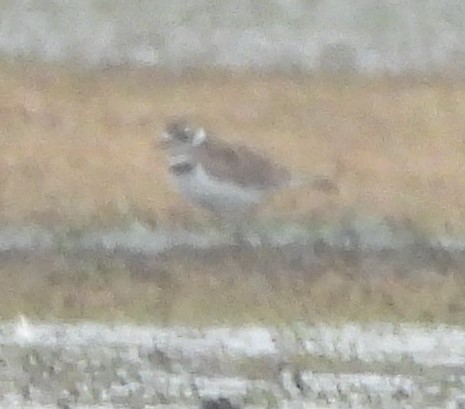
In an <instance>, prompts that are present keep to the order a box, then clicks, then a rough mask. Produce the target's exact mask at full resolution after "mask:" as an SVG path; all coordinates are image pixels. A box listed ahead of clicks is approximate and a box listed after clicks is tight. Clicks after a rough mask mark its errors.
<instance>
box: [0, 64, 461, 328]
mask: <svg viewBox="0 0 465 409" xmlns="http://www.w3.org/2000/svg"><path fill="white" fill-rule="evenodd" d="M0 86H1V89H2V96H1V98H0V120H1V124H2V126H1V130H2V134H1V137H0V223H1V224H2V225H24V224H40V225H45V226H48V227H52V228H53V227H56V226H60V227H62V226H65V227H68V228H71V229H92V228H100V227H104V226H114V225H120V224H127V223H130V222H133V221H136V220H138V221H140V222H142V223H146V224H148V225H150V226H156V225H159V224H166V223H177V224H183V225H190V224H198V223H209V222H210V218H209V217H208V215H205V214H204V213H203V212H202V211H200V210H196V209H193V208H191V207H189V206H188V205H187V204H186V203H185V202H184V201H183V200H182V199H181V198H180V197H179V196H178V195H177V194H176V192H174V191H173V189H172V188H171V186H170V185H169V184H168V183H167V180H166V171H165V162H164V161H165V158H164V156H163V153H162V152H160V150H159V149H158V148H157V147H156V146H155V144H154V141H153V140H154V137H156V136H157V135H158V134H159V133H160V132H161V131H162V129H163V127H164V124H165V122H166V120H167V118H170V117H172V116H179V115H187V116H188V117H190V118H194V119H195V120H196V121H197V122H200V123H202V124H205V126H206V127H207V128H208V129H211V130H213V131H215V132H217V133H218V134H219V135H220V136H221V137H222V138H223V139H225V140H228V141H231V142H241V143H244V144H247V145H249V146H251V147H256V148H259V149H261V150H263V151H265V152H266V153H268V154H270V155H271V156H272V157H273V158H274V159H275V160H276V161H277V162H278V163H281V164H283V165H286V166H288V167H289V168H290V169H292V170H294V171H296V172H301V173H313V172H319V173H328V174H331V175H336V177H337V183H338V187H339V193H338V194H337V195H324V194H316V193H315V195H312V196H309V195H307V194H305V192H302V191H298V190H296V191H292V192H283V193H281V194H279V195H276V196H275V197H274V198H272V199H271V200H270V202H268V203H266V204H265V205H264V206H262V208H261V211H260V213H259V217H270V218H276V219H297V220H298V219H316V220H321V221H334V220H339V219H344V218H345V217H350V216H351V215H355V214H358V215H363V216H368V215H375V216H381V217H388V218H390V219H393V220H398V221H400V222H404V221H408V222H409V223H410V222H412V223H414V224H415V225H416V226H419V227H420V228H421V229H422V230H424V231H425V232H426V233H432V234H440V233H444V232H448V233H463V232H465V217H464V216H465V207H464V206H463V205H464V203H465V189H464V188H463V183H464V182H463V176H462V174H463V168H464V165H465V83H460V82H457V83H453V82H446V81H440V80H429V81H427V80H424V81H419V80H415V79H386V78H382V79H380V78H378V79H360V78H357V79H352V80H351V81H344V80H342V79H341V80H336V81H335V80H334V79H333V80H331V79H324V78H315V77H310V76H302V75H294V76H286V75H277V74H276V75H271V74H270V75H260V74H257V73H247V74H240V75H239V74H234V75H233V74H228V73H219V72H208V73H192V74H191V75H186V76H183V77H176V76H174V75H168V74H165V73H159V72H156V71H153V70H149V69H139V70H134V69H126V68H118V69H109V70H104V71H98V72H97V71H95V72H89V71H88V72H82V71H79V70H76V69H70V68H69V67H58V66H50V65H41V64H37V63H30V62H29V63H28V62H14V63H11V62H10V63H7V62H3V63H1V64H0ZM31 260H32V261H31ZM31 260H23V261H20V262H17V261H15V262H3V263H2V265H1V267H0V280H1V281H2V282H1V285H0V311H1V314H2V315H3V316H13V315H15V314H17V313H19V312H24V313H27V314H31V315H36V316H40V317H57V316H58V317H66V318H86V317H87V318H88V317H100V318H128V317H130V318H137V319H144V320H145V319H148V318H150V319H156V320H162V321H164V322H166V321H182V322H200V323H204V322H211V321H218V320H220V321H221V320H226V321H229V322H231V321H233V322H234V321H235V322H244V321H264V322H276V321H278V322H279V321H287V320H289V319H307V320H319V319H362V320H364V319H369V320H371V319H406V320H417V319H420V320H424V321H446V322H461V320H462V318H461V317H463V316H464V314H463V312H464V311H465V302H464V300H463V296H462V294H463V292H464V290H465V282H464V280H463V279H462V277H461V276H457V275H454V274H451V275H447V276H441V277H439V276H438V277H436V278H435V279H434V280H432V281H431V280H429V281H422V280H415V279H412V278H411V277H407V278H403V279H399V280H397V279H387V278H386V277H384V278H383V279H380V280H378V281H376V282H373V281H370V280H368V281H367V280H365V278H363V277H361V278H359V279H357V278H354V277H353V276H350V277H348V276H345V275H344V274H343V273H344V272H343V271H342V274H341V271H334V272H329V273H328V274H326V275H325V276H323V277H318V278H316V279H314V280H303V281H302V276H301V275H300V276H296V277H291V278H289V279H288V278H286V279H285V280H284V279H281V280H278V281H273V280H270V278H269V277H268V276H266V275H263V274H255V273H252V272H251V273H250V274H249V272H248V271H245V270H244V268H243V266H242V267H241V266H238V265H236V264H234V263H232V264H231V265H230V266H228V268H226V270H227V271H229V272H230V273H231V274H230V276H227V275H225V274H222V275H221V276H218V270H217V269H218V267H205V268H202V269H201V268H198V269H193V270H192V271H191V269H190V268H189V267H190V266H188V267H186V265H184V264H182V263H181V264H180V265H177V264H176V263H174V264H170V266H169V268H168V270H167V271H166V272H165V273H166V274H165V275H163V274H162V279H160V278H159V279H157V280H147V279H143V280H141V279H140V278H137V277H134V276H133V274H132V273H131V272H130V271H129V270H128V269H127V268H126V266H125V265H124V264H121V265H120V264H118V262H116V261H115V262H111V263H109V264H108V263H107V264H105V263H104V264H103V265H102V263H100V262H98V263H94V264H92V262H90V264H86V263H84V266H79V265H77V266H76V264H75V263H74V264H73V263H70V262H68V261H66V259H65V258H63V257H55V258H52V259H50V260H48V261H40V260H39V261H37V260H35V259H31ZM199 270H202V271H199ZM237 274H239V276H238V275H237ZM282 276H283V277H287V276H286V271H283V272H282ZM163 277H164V278H163ZM238 277H239V278H238Z"/></svg>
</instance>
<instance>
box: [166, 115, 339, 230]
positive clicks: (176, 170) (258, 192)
mask: <svg viewBox="0 0 465 409" xmlns="http://www.w3.org/2000/svg"><path fill="white" fill-rule="evenodd" d="M160 144H161V146H162V148H163V149H164V150H165V151H166V152H167V156H168V173H169V175H170V178H171V181H172V182H173V184H174V186H176V188H177V190H178V192H179V193H180V194H181V195H182V196H183V197H184V198H185V199H186V200H187V201H188V202H190V203H192V204H194V205H196V206H199V207H201V208H204V209H206V210H207V211H209V212H211V213H212V214H214V215H216V216H218V217H219V218H222V219H225V220H232V221H235V220H238V218H240V217H241V216H243V215H244V214H247V213H249V212H251V211H252V210H253V209H256V208H257V207H258V206H259V205H260V204H261V203H262V202H263V200H264V199H265V198H266V197H268V196H270V195H271V194H273V193H275V192H277V191H280V190H282V189H285V188H293V187H300V186H309V187H311V188H312V189H318V190H322V191H325V192H332V191H334V190H335V185H334V183H333V182H332V181H331V179H330V178H328V177H326V176H321V175H316V176H312V177H296V176H295V175H293V174H291V172H289V170H287V169H286V168H284V167H282V166H280V165H278V164H276V163H275V162H274V161H273V160H272V159H270V158H268V157H267V156H265V155H264V154H263V153H261V152H258V151H256V150H253V149H251V148H249V147H247V146H244V145H239V144H233V143H227V142H225V141H224V140H222V139H220V138H217V137H216V136H215V135H213V134H212V133H211V132H207V131H205V129H204V128H203V127H196V126H193V125H192V124H191V123H190V122H189V121H187V120H186V119H176V120H172V121H170V122H168V123H167V124H166V128H165V131H164V132H163V133H162V135H161V141H160Z"/></svg>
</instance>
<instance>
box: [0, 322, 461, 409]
mask: <svg viewBox="0 0 465 409" xmlns="http://www.w3.org/2000/svg"><path fill="white" fill-rule="evenodd" d="M0 347H1V350H2V366H1V369H0V379H1V381H0V395H1V396H3V398H0V404H1V407H3V408H23V407H30V408H45V407H56V405H57V404H58V405H61V407H65V405H66V404H69V405H70V406H69V407H73V408H93V409H95V408H122V407H124V408H144V407H147V408H148V407H156V408H181V407H192V408H194V407H198V406H199V399H201V398H206V397H216V396H225V397H228V398H230V399H231V400H232V401H234V402H236V403H240V404H241V405H242V406H244V407H247V408H249V407H250V408H262V407H272V408H400V407H402V408H426V407H428V408H461V407H463V406H461V405H463V403H464V402H465V369H464V363H465V330H463V329H462V328H460V327H451V326H435V327H425V326H419V325H413V324H411V325H407V324H403V325H394V324H385V323H378V324H370V325H368V324H367V325H363V326H361V325H355V324H345V325H341V326H327V325H322V324H321V325H315V326H304V325H298V324H296V325H294V326H287V327H283V328H276V327H260V326H255V327H241V328H228V327H209V328H203V329H194V328H187V327H168V328H161V327H150V326H134V325H125V324H120V325H116V324H115V325H101V324H97V323H92V322H88V323H81V324H78V325H73V324H65V323H62V324H59V323H53V324H52V323H37V324H31V323H30V322H28V321H21V320H18V321H16V322H5V323H2V324H1V325H0ZM299 385H300V388H299V387H298V386H299Z"/></svg>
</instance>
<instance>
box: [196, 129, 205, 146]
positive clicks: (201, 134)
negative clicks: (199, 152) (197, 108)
mask: <svg viewBox="0 0 465 409" xmlns="http://www.w3.org/2000/svg"><path fill="white" fill-rule="evenodd" d="M206 139H207V134H206V133H205V130H204V129H203V128H199V129H197V130H196V131H195V134H194V138H193V139H192V145H193V146H199V145H202V143H204V142H205V141H206Z"/></svg>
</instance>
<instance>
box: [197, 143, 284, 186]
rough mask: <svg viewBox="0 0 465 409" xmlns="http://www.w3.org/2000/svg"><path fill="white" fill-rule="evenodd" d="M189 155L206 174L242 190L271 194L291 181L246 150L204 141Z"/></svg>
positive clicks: (267, 162)
mask: <svg viewBox="0 0 465 409" xmlns="http://www.w3.org/2000/svg"><path fill="white" fill-rule="evenodd" d="M192 154H193V157H194V159H195V160H197V161H198V162H199V163H201V165H202V166H203V168H204V169H205V171H206V172H207V173H209V174H211V175H212V176H214V177H217V178H219V179H223V180H229V181H231V182H234V183H236V184H238V185H240V186H242V187H249V188H253V189H262V190H270V189H273V188H279V187H283V186H285V185H286V184H287V183H288V182H289V181H290V174H289V172H287V170H285V169H283V168H281V167H279V166H278V165H276V164H274V163H273V162H271V161H270V160H269V159H267V158H266V157H264V156H263V155H261V154H259V153H257V152H255V151H253V150H251V149H249V148H247V147H245V146H234V145H228V144H226V143H224V142H222V141H220V140H211V139H207V140H206V141H205V143H203V144H202V145H200V146H198V147H196V148H194V149H193V152H192Z"/></svg>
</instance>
